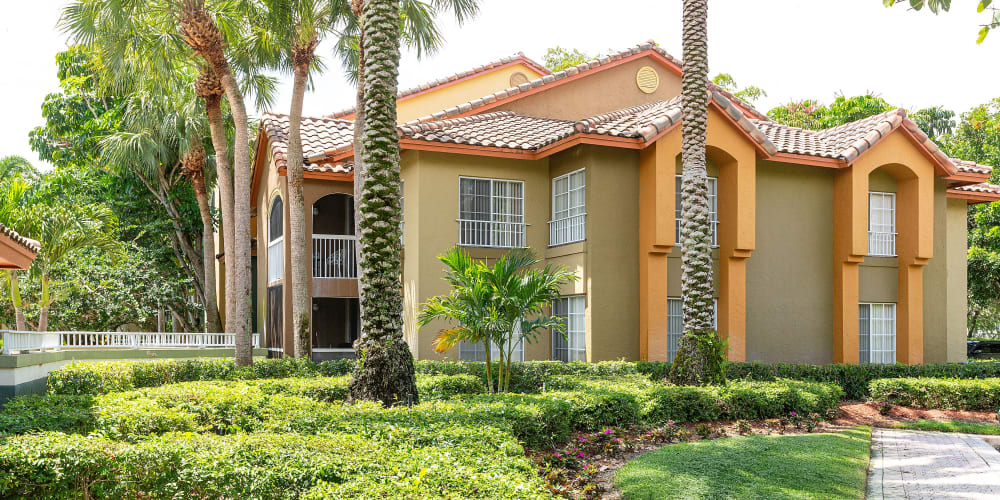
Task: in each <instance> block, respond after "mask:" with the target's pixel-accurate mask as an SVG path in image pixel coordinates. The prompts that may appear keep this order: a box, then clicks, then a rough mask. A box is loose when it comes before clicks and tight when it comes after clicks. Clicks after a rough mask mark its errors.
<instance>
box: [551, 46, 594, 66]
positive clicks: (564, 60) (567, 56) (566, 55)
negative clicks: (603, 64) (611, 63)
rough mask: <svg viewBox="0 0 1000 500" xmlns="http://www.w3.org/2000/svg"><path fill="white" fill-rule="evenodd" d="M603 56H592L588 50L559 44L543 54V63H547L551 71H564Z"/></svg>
mask: <svg viewBox="0 0 1000 500" xmlns="http://www.w3.org/2000/svg"><path fill="white" fill-rule="evenodd" d="M598 57H601V55H600V54H597V55H594V56H590V55H588V54H587V53H586V52H582V51H580V50H578V49H564V48H562V47H560V46H558V45H556V46H555V47H549V49H548V50H546V51H545V55H544V56H542V64H544V65H545V67H546V68H548V69H549V71H552V72H553V73H554V72H556V71H562V70H564V69H566V68H572V67H573V66H577V65H580V64H583V63H585V62H587V61H590V60H593V59H596V58H598Z"/></svg>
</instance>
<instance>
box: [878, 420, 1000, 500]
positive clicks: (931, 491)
mask: <svg viewBox="0 0 1000 500" xmlns="http://www.w3.org/2000/svg"><path fill="white" fill-rule="evenodd" d="M871 460H872V461H871V467H870V468H869V471H868V488H867V489H868V492H867V495H866V496H867V498H868V499H869V500H876V499H882V498H886V499H893V500H895V499H908V500H916V499H925V498H926V499H957V498H962V499H997V498H1000V452H997V450H996V449H994V448H993V447H992V446H990V445H989V444H987V443H986V442H985V441H983V440H982V439H981V438H979V437H978V436H973V435H969V434H956V433H945V432H921V431H903V430H892V429H873V430H872V455H871Z"/></svg>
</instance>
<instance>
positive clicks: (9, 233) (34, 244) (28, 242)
mask: <svg viewBox="0 0 1000 500" xmlns="http://www.w3.org/2000/svg"><path fill="white" fill-rule="evenodd" d="M0 235H3V236H6V237H8V238H10V239H11V240H12V241H13V242H14V243H17V244H18V245H21V246H22V247H24V248H26V249H28V250H29V251H30V252H32V253H36V254H37V253H38V251H39V250H41V249H42V246H41V244H40V243H39V242H38V241H37V240H33V239H31V238H27V237H25V236H21V235H20V234H18V233H17V231H15V230H13V229H11V228H9V227H7V226H5V225H3V223H0Z"/></svg>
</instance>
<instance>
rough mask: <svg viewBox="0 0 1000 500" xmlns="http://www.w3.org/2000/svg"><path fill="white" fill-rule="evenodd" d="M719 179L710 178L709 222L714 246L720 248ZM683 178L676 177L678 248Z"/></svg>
mask: <svg viewBox="0 0 1000 500" xmlns="http://www.w3.org/2000/svg"><path fill="white" fill-rule="evenodd" d="M718 181H719V180H718V179H717V178H715V177H709V178H708V220H709V225H710V226H711V231H712V246H713V247H716V246H719V208H718V206H719V205H718V203H719V201H718V199H719V197H718V195H717V193H718ZM682 201H683V200H681V176H680V175H678V176H677V177H676V189H675V196H674V229H675V230H676V232H677V234H676V238H677V239H676V241H677V246H680V245H681V202H682Z"/></svg>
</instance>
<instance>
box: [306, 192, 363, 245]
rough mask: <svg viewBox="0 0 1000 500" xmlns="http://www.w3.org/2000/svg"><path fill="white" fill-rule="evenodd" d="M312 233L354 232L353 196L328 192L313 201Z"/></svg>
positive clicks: (346, 233) (348, 233)
mask: <svg viewBox="0 0 1000 500" xmlns="http://www.w3.org/2000/svg"><path fill="white" fill-rule="evenodd" d="M312 226H313V228H312V229H313V234H342V235H353V234H354V196H351V195H349V194H343V193H334V194H328V195H326V196H324V197H322V198H320V199H318V200H316V203H313V224H312Z"/></svg>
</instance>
